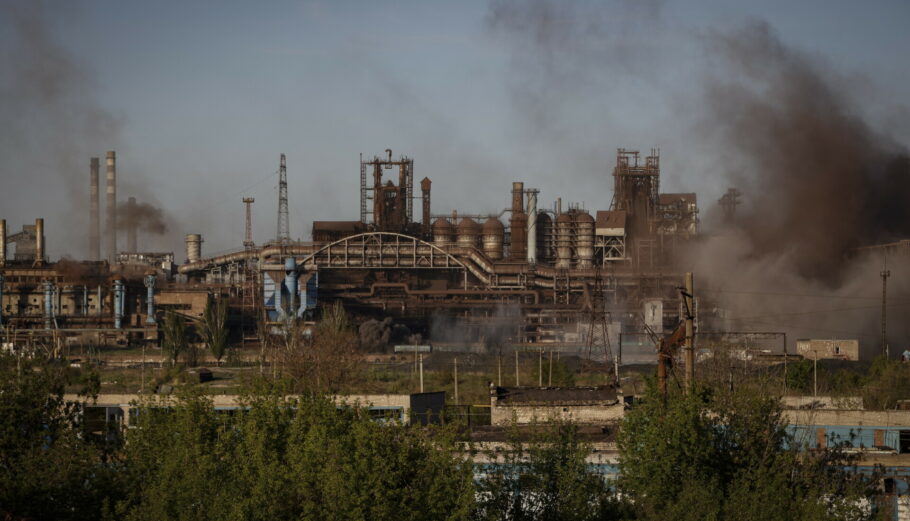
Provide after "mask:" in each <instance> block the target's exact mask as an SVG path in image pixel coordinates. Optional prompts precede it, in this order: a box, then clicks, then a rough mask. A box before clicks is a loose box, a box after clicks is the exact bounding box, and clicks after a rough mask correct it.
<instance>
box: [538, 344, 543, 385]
mask: <svg viewBox="0 0 910 521" xmlns="http://www.w3.org/2000/svg"><path fill="white" fill-rule="evenodd" d="M537 387H543V349H541V350H540V351H538V352H537Z"/></svg>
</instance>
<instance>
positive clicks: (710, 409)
mask: <svg viewBox="0 0 910 521" xmlns="http://www.w3.org/2000/svg"><path fill="white" fill-rule="evenodd" d="M617 444H618V447H619V451H620V472H621V477H620V480H619V485H620V490H621V491H622V492H623V494H625V495H626V496H627V497H629V498H631V499H632V503H633V504H634V507H635V510H636V511H637V514H638V517H639V518H640V519H645V520H658V519H661V520H663V519H680V520H686V519H692V520H696V519H699V520H701V519H716V520H724V519H730V520H732V519H735V520H737V521H738V520H778V519H801V520H814V519H818V520H822V519H844V520H847V519H850V520H860V519H868V518H870V517H871V514H870V513H869V512H866V511H865V510H864V505H866V504H868V503H867V502H866V501H865V500H866V499H868V498H869V497H870V494H871V492H870V489H869V488H868V485H869V483H868V481H867V480H866V479H864V478H863V477H861V476H860V475H859V474H856V473H852V472H848V471H847V470H844V469H846V468H849V465H850V464H851V463H852V460H851V459H850V458H849V457H847V456H845V455H844V454H843V453H841V452H839V451H838V450H837V449H829V450H826V451H823V452H820V453H816V454H808V453H805V452H799V451H798V449H799V447H796V444H795V441H794V439H793V438H792V437H791V436H790V435H788V434H787V431H786V429H785V424H784V422H783V420H782V411H781V406H780V402H779V399H778V398H777V397H774V396H761V395H759V394H758V393H757V392H756V391H755V390H747V391H739V392H736V393H729V394H715V393H712V392H710V391H708V390H706V389H699V390H698V391H697V392H693V393H691V394H688V395H682V394H678V393H677V394H671V395H670V397H669V398H668V400H667V404H666V405H663V404H662V403H661V399H660V397H659V396H658V395H657V393H656V392H655V390H654V389H653V387H652V388H651V389H650V391H649V394H648V396H647V397H646V400H645V402H644V403H643V404H641V405H639V406H638V407H636V408H634V409H633V410H632V411H630V412H629V414H627V415H626V417H625V419H624V421H623V425H622V429H621V431H620V435H619V437H618V440H617Z"/></svg>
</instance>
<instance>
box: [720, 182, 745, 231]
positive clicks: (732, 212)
mask: <svg viewBox="0 0 910 521" xmlns="http://www.w3.org/2000/svg"><path fill="white" fill-rule="evenodd" d="M742 195H743V193H742V192H740V191H739V190H737V189H736V188H729V189H727V193H725V194H724V195H723V197H721V198H720V199H718V200H717V202H718V203H720V207H721V208H723V210H724V221H726V222H727V223H732V222H733V221H734V220H735V219H736V207H737V206H739V205H740V204H742V201H740V200H739V198H740V197H741V196H742Z"/></svg>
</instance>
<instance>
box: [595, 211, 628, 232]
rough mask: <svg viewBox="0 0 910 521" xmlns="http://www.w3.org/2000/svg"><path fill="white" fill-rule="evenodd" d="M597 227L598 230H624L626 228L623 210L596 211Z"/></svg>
mask: <svg viewBox="0 0 910 521" xmlns="http://www.w3.org/2000/svg"><path fill="white" fill-rule="evenodd" d="M597 227H598V228H625V227H626V212H625V210H616V211H604V210H600V211H598V212H597Z"/></svg>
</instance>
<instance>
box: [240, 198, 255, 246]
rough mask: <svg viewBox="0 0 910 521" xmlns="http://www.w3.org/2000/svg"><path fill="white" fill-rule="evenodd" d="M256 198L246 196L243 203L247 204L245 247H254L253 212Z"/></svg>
mask: <svg viewBox="0 0 910 521" xmlns="http://www.w3.org/2000/svg"><path fill="white" fill-rule="evenodd" d="M255 201H256V200H255V199H253V198H252V197H244V198H243V204H245V205H246V234H245V235H244V236H243V247H244V248H252V247H253V212H252V206H253V203H254V202H255Z"/></svg>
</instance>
